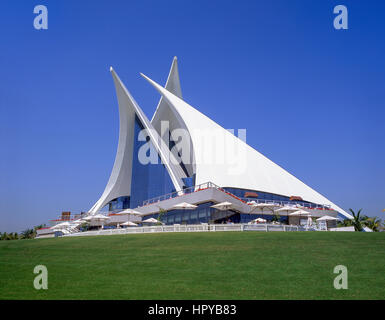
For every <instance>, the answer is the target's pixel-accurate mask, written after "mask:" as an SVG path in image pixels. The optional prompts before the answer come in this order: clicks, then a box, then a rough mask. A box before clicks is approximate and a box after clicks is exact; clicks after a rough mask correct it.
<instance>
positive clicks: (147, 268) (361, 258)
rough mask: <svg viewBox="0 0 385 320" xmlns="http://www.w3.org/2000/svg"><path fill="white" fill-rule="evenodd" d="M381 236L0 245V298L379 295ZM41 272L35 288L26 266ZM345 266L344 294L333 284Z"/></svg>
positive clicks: (172, 237) (179, 237)
mask: <svg viewBox="0 0 385 320" xmlns="http://www.w3.org/2000/svg"><path fill="white" fill-rule="evenodd" d="M384 254H385V233H358V232H355V233H354V232H346V233H345V232H338V233H337V232H268V233H264V232H211V233H209V232H206V233H168V234H141V235H135V234H131V235H116V236H99V237H76V238H75V237H74V238H56V239H40V240H14V241H0V299H384V298H385V273H384V271H385V256H384ZM39 264H42V265H45V266H47V268H48V290H35V289H34V287H33V279H34V277H35V274H33V268H34V267H35V266H36V265H39ZM339 264H342V265H345V266H346V267H347V268H348V272H349V278H348V279H349V282H348V283H349V289H348V290H336V289H334V287H333V279H334V277H335V276H336V275H335V274H333V268H334V267H335V266H336V265H339Z"/></svg>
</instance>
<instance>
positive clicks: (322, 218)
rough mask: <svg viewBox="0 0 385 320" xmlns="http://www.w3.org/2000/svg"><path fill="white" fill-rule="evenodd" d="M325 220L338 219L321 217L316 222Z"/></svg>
mask: <svg viewBox="0 0 385 320" xmlns="http://www.w3.org/2000/svg"><path fill="white" fill-rule="evenodd" d="M326 220H338V218H334V217H331V216H323V217H321V218H318V219H317V221H326Z"/></svg>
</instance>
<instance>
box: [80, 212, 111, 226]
mask: <svg viewBox="0 0 385 320" xmlns="http://www.w3.org/2000/svg"><path fill="white" fill-rule="evenodd" d="M109 219H110V218H109V217H107V216H104V215H102V214H100V213H98V214H94V215H90V216H88V217H85V218H84V219H83V220H85V221H95V222H100V223H101V224H102V228H103V227H104V222H106V221H107V220H109Z"/></svg>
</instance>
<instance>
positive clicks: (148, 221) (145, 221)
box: [142, 218, 159, 223]
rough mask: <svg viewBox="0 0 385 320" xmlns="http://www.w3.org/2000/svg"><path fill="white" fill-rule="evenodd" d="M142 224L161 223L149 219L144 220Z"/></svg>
mask: <svg viewBox="0 0 385 320" xmlns="http://www.w3.org/2000/svg"><path fill="white" fill-rule="evenodd" d="M142 222H143V223H159V221H158V220H156V219H154V218H149V219H146V220H143V221H142Z"/></svg>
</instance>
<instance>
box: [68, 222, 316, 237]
mask: <svg viewBox="0 0 385 320" xmlns="http://www.w3.org/2000/svg"><path fill="white" fill-rule="evenodd" d="M217 231H264V232H269V231H316V229H314V228H308V227H303V226H289V225H274V224H243V223H241V224H211V225H209V224H190V225H179V224H174V225H170V226H151V227H128V228H124V229H107V230H96V231H85V232H79V233H72V234H67V235H65V237H74V236H75V237H77V236H99V235H113V234H129V233H161V232H217Z"/></svg>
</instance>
